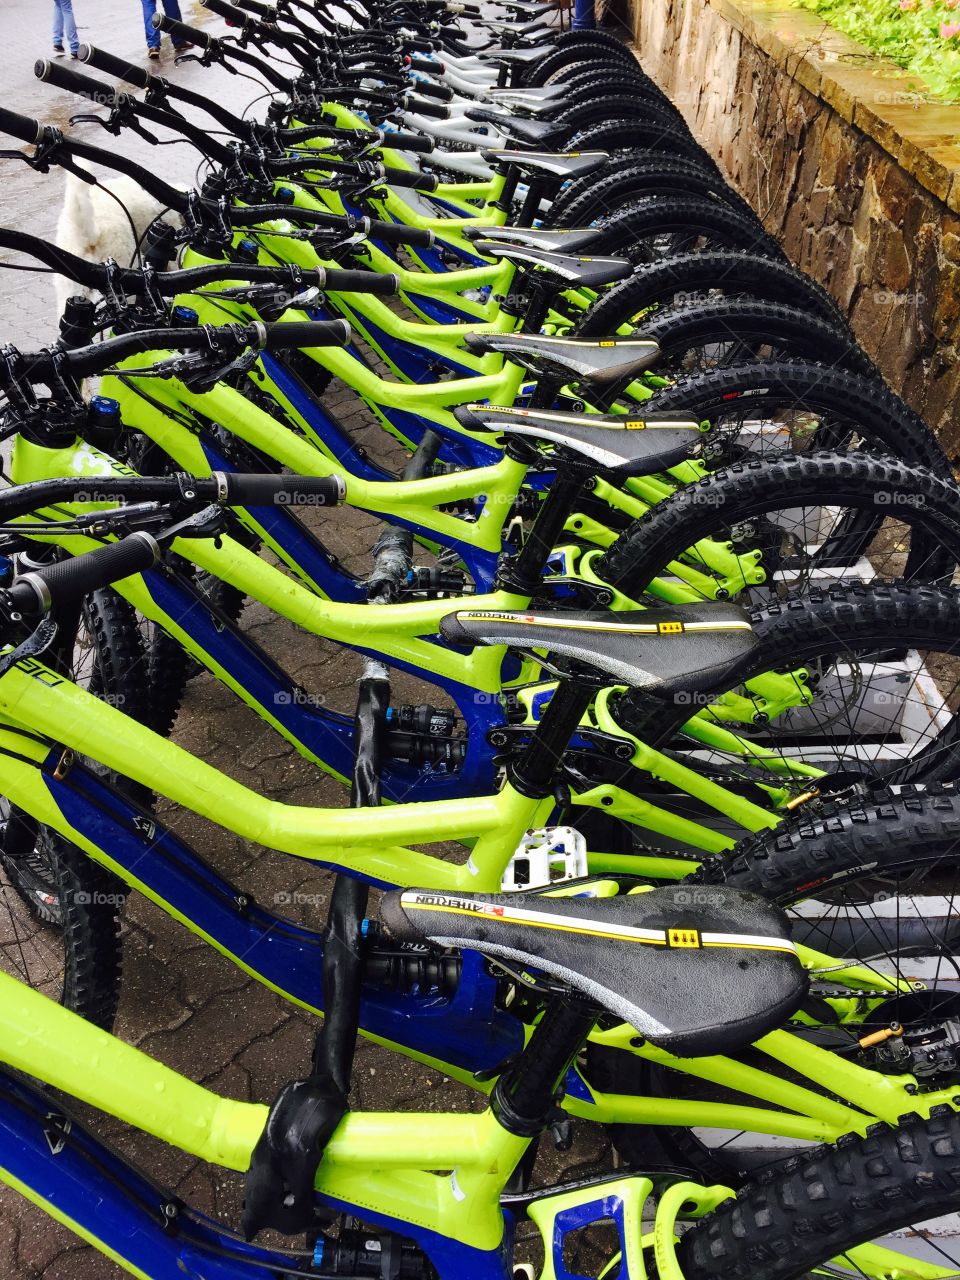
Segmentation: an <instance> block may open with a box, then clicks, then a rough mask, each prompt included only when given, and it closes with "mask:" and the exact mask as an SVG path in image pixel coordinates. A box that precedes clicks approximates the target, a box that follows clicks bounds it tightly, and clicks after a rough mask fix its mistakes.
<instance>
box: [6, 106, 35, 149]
mask: <svg viewBox="0 0 960 1280" xmlns="http://www.w3.org/2000/svg"><path fill="white" fill-rule="evenodd" d="M43 128H44V126H43V125H42V124H41V123H40V121H39V120H34V119H33V118H32V117H31V116H22V115H20V114H19V113H18V112H16V111H8V110H7V109H6V107H0V133H9V134H10V136H11V137H12V138H19V140H20V141H21V142H28V143H29V144H30V146H31V147H35V146H36V145H37V143H38V142H39V141H40V139H41V138H42V137H43Z"/></svg>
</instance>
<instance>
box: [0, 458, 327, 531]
mask: <svg viewBox="0 0 960 1280" xmlns="http://www.w3.org/2000/svg"><path fill="white" fill-rule="evenodd" d="M91 488H92V489H94V490H95V491H96V501H97V502H98V503H99V502H111V501H116V502H119V503H122V504H123V505H129V504H130V503H132V502H159V503H181V502H191V503H193V502H195V503H196V505H197V506H208V505H210V504H212V503H216V504H218V505H219V506H222V507H263V506H299V505H301V503H303V502H304V500H307V499H308V500H309V501H310V504H311V505H312V506H318V507H335V506H336V505H337V504H338V503H340V502H342V501H343V499H344V497H345V496H346V486H345V485H344V482H343V479H342V478H341V477H340V476H338V475H333V476H284V475H273V474H268V473H263V474H261V473H260V472H224V471H215V472H214V473H213V474H212V475H211V476H203V477H200V476H191V475H187V474H185V473H179V474H177V475H172V476H97V477H96V478H95V479H92V478H90V477H87V478H86V479H81V478H79V477H77V476H64V477H58V478H56V479H54V480H37V481H36V482H35V483H33V484H19V485H16V486H14V487H13V488H12V489H6V490H4V491H3V492H0V523H4V524H8V523H9V522H10V521H12V520H17V519H19V517H21V516H25V515H29V514H30V512H32V511H38V510H40V509H41V508H43V507H48V506H52V505H55V504H57V503H63V502H79V503H82V502H90V501H92V500H93V499H92V498H91V497H90V490H91Z"/></svg>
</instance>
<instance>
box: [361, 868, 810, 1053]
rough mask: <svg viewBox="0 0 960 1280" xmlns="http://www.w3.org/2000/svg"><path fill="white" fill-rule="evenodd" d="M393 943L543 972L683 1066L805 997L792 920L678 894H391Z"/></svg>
mask: <svg viewBox="0 0 960 1280" xmlns="http://www.w3.org/2000/svg"><path fill="white" fill-rule="evenodd" d="M380 915H381V919H382V921H383V923H384V925H385V926H386V928H387V929H388V930H389V932H390V933H391V934H392V935H393V936H394V937H395V938H396V939H397V940H398V941H400V942H414V943H422V942H423V941H424V940H426V941H429V942H432V943H434V944H435V945H437V946H441V947H468V948H470V949H472V950H475V951H480V952H482V953H483V954H484V955H491V956H500V957H503V958H504V959H508V960H513V961H515V962H517V963H518V964H521V965H524V966H527V965H529V966H531V967H533V968H536V969H541V970H543V971H544V972H546V973H548V974H550V975H551V976H553V977H555V978H559V979H561V981H563V982H565V983H566V984H567V985H568V986H570V987H573V988H574V989H575V990H577V991H580V992H582V993H583V994H585V995H586V996H588V997H589V998H590V999H591V1000H593V1001H595V1002H596V1003H597V1004H598V1005H600V1006H601V1007H602V1008H604V1009H607V1010H609V1012H611V1013H613V1014H615V1015H616V1016H617V1017H618V1018H621V1019H622V1020H623V1021H624V1022H626V1023H629V1024H630V1026H632V1027H636V1029H637V1030H638V1031H639V1032H640V1033H641V1035H644V1036H646V1037H648V1038H649V1039H650V1040H652V1041H653V1043H654V1044H657V1045H659V1046H661V1047H662V1048H664V1049H668V1050H669V1051H670V1052H671V1053H675V1054H677V1055H679V1056H682V1057H697V1056H700V1055H703V1054H707V1053H709V1054H715V1053H730V1052H736V1051H737V1050H740V1049H744V1048H745V1047H746V1046H747V1045H748V1044H751V1043H752V1042H753V1041H755V1040H757V1039H759V1038H760V1037H761V1036H763V1035H766V1034H767V1032H769V1031H773V1030H775V1029H776V1028H777V1027H779V1026H781V1025H782V1024H783V1022H784V1020H785V1019H786V1018H787V1017H789V1016H790V1014H791V1013H793V1012H794V1011H795V1010H796V1009H797V1008H798V1007H799V1006H800V1004H801V1002H802V1001H803V999H804V996H805V994H806V988H807V980H806V975H805V973H804V971H803V969H802V967H801V965H800V962H799V959H798V958H797V953H796V949H795V947H794V945H793V943H792V942H791V941H790V926H789V922H788V920H787V917H786V916H785V915H784V913H783V912H782V911H781V910H780V909H779V907H775V906H773V905H771V904H770V903H769V902H767V901H766V900H765V899H764V898H761V897H759V896H758V895H756V894H752V893H743V892H739V893H738V892H733V891H731V890H730V889H722V890H718V889H712V888H707V887H705V886H698V887H697V891H696V895H694V894H693V893H692V892H691V891H689V890H687V889H684V888H683V887H682V886H677V887H672V886H671V887H670V888H663V889H653V890H651V891H650V892H648V893H637V894H625V895H623V896H621V897H617V898H553V897H543V896H541V895H539V894H521V895H517V894H504V893H492V894H486V893H444V892H436V891H432V890H424V889H404V890H394V891H392V892H391V893H387V894H386V895H385V896H384V898H383V900H382V901H381V904H380Z"/></svg>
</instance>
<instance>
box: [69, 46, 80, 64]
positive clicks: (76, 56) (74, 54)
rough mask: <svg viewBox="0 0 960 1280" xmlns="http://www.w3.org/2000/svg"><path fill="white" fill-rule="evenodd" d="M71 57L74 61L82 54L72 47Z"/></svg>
mask: <svg viewBox="0 0 960 1280" xmlns="http://www.w3.org/2000/svg"><path fill="white" fill-rule="evenodd" d="M70 57H71V58H72V59H73V60H74V62H76V61H77V60H78V59H79V57H80V54H79V53H78V52H77V50H76V49H71V51H70Z"/></svg>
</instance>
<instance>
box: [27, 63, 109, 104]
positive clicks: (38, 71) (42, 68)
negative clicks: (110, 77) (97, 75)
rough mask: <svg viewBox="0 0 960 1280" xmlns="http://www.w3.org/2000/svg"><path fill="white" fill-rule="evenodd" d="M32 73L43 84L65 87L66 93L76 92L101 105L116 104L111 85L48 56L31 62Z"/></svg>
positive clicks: (59, 87)
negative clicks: (52, 60) (51, 59)
mask: <svg viewBox="0 0 960 1280" xmlns="http://www.w3.org/2000/svg"><path fill="white" fill-rule="evenodd" d="M33 74H34V75H35V76H36V77H37V79H38V80H42V81H43V83H44V84H52V85H55V86H56V87H57V88H58V89H66V90H67V92H68V93H78V94H79V95H80V97H81V98H89V99H90V101H91V102H96V103H99V104H100V105H101V106H105V107H112V106H114V105H115V104H116V101H117V94H116V90H115V89H114V88H113V86H112V85H109V84H107V83H106V82H105V81H103V80H94V78H93V76H85V75H83V74H82V73H81V72H79V71H74V69H73V68H72V67H68V66H66V65H65V64H64V63H62V62H51V61H50V59H49V58H38V59H37V61H36V62H35V63H34V64H33Z"/></svg>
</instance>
